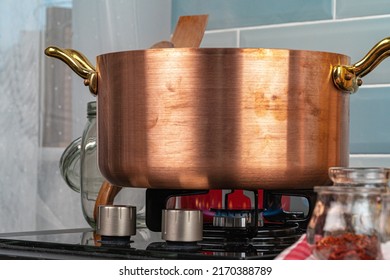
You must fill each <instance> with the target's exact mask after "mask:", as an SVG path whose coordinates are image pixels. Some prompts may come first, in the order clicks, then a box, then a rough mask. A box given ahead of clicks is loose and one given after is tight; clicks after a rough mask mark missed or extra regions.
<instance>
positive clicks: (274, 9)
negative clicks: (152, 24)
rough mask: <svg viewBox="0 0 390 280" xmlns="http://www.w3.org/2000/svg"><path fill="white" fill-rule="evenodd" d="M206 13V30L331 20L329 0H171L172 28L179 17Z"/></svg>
mask: <svg viewBox="0 0 390 280" xmlns="http://www.w3.org/2000/svg"><path fill="white" fill-rule="evenodd" d="M189 14H209V23H208V27H207V28H208V30H211V29H225V28H234V27H244V26H258V25H266V24H276V23H286V22H300V21H311V20H323V19H331V18H332V17H333V16H332V0H316V1H311V0H278V1H269V0H245V1H243V0H213V1H210V0H173V1H172V27H173V26H175V25H176V22H177V19H178V18H179V16H181V15H189Z"/></svg>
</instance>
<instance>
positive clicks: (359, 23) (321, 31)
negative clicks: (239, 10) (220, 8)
mask: <svg viewBox="0 0 390 280" xmlns="http://www.w3.org/2000/svg"><path fill="white" fill-rule="evenodd" d="M389 26H390V17H389V18H374V19H356V20H348V21H326V22H320V23H313V24H297V25H288V26H276V27H260V28H258V29H252V28H251V29H247V30H246V29H243V30H242V31H241V32H240V46H241V47H262V48H285V49H302V50H315V51H328V52H337V53H341V54H345V55H348V56H350V57H351V63H356V62H357V61H359V60H360V59H361V58H363V56H364V55H365V54H366V53H367V52H368V51H369V50H370V49H371V48H372V47H373V46H374V45H375V44H376V43H377V42H379V41H380V40H381V39H383V38H385V37H390V29H389ZM363 80H364V83H365V84H377V83H380V84H381V83H385V84H386V83H390V59H387V60H385V61H383V62H382V63H381V64H380V65H379V66H378V67H377V68H376V69H375V70H374V71H373V72H372V73H370V74H369V75H367V76H366V77H365V78H364V79H363Z"/></svg>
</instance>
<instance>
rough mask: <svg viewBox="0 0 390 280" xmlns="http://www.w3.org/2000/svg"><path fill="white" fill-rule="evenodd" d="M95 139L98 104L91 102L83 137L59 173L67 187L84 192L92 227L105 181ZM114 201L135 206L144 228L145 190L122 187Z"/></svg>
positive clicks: (84, 206) (71, 147)
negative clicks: (99, 165)
mask: <svg viewBox="0 0 390 280" xmlns="http://www.w3.org/2000/svg"><path fill="white" fill-rule="evenodd" d="M96 138H97V126H96V101H92V102H89V103H88V105H87V123H86V124H85V127H84V131H83V134H82V137H79V138H77V139H75V140H74V141H73V142H72V143H71V144H70V145H69V146H68V147H67V148H66V149H65V151H64V152H63V154H62V156H61V159H60V171H61V175H62V177H63V178H64V180H65V182H66V183H67V185H68V186H69V187H70V188H72V189H73V190H75V191H77V192H80V193H81V208H82V213H83V215H84V218H85V220H86V221H87V222H88V224H89V225H90V226H91V227H93V228H96V221H95V218H94V210H95V204H96V199H97V198H98V194H99V191H100V189H101V187H102V185H103V182H104V181H105V179H104V177H103V176H102V175H101V173H100V171H99V168H98V161H97V140H96ZM114 202H115V203H118V204H131V205H133V206H135V207H136V208H137V226H138V227H143V226H145V189H137V188H123V189H122V190H121V191H120V193H119V194H118V195H116V197H115V200H114Z"/></svg>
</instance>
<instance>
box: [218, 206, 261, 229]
mask: <svg viewBox="0 0 390 280" xmlns="http://www.w3.org/2000/svg"><path fill="white" fill-rule="evenodd" d="M211 211H212V212H214V213H215V214H214V217H213V226H216V227H225V228H248V227H251V226H254V223H255V219H254V216H255V213H257V226H258V227H262V226H263V225H264V221H263V218H262V214H261V212H260V211H255V210H246V209H244V210H241V209H240V210H231V209H212V210H211Z"/></svg>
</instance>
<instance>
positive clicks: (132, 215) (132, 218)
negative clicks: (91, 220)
mask: <svg viewBox="0 0 390 280" xmlns="http://www.w3.org/2000/svg"><path fill="white" fill-rule="evenodd" d="M136 217H137V211H136V207H135V206H128V205H100V206H99V208H98V221H97V233H98V234H100V235H101V236H115V237H125V236H129V237H130V236H132V235H135V233H136Z"/></svg>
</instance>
